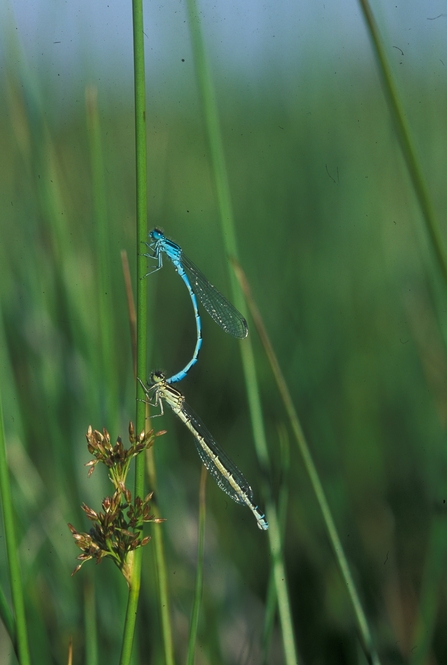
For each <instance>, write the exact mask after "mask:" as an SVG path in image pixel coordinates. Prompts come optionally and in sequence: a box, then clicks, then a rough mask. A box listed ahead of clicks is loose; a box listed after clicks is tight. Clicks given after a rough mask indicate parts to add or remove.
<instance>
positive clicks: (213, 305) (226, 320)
mask: <svg viewBox="0 0 447 665" xmlns="http://www.w3.org/2000/svg"><path fill="white" fill-rule="evenodd" d="M180 262H181V264H182V266H183V267H184V268H185V270H186V272H187V274H188V277H189V279H190V282H191V287H192V289H193V291H194V293H196V295H197V296H198V298H199V299H200V302H201V303H202V305H203V306H204V307H205V309H206V311H207V312H208V314H209V315H210V316H211V318H212V319H213V320H214V321H215V322H216V323H217V324H218V325H219V326H220V327H221V328H222V330H224V331H225V332H226V333H229V334H230V335H233V337H239V338H244V337H247V335H248V326H247V322H246V320H245V319H244V317H243V316H242V314H241V313H240V312H239V311H238V310H237V309H236V308H235V307H233V305H232V304H231V303H230V302H229V301H228V300H227V299H226V298H225V296H224V295H222V293H221V292H220V291H218V290H217V289H216V287H215V286H213V285H212V284H211V283H210V282H209V281H208V280H207V278H206V277H205V275H204V274H203V273H202V272H200V270H199V269H198V268H197V266H196V265H194V263H193V262H192V261H190V260H189V259H188V257H187V256H185V255H184V254H183V252H182V253H181V257H180Z"/></svg>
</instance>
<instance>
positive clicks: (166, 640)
mask: <svg viewBox="0 0 447 665" xmlns="http://www.w3.org/2000/svg"><path fill="white" fill-rule="evenodd" d="M147 409H148V411H149V405H147ZM146 459H147V467H148V476H149V482H150V485H151V488H152V490H153V491H154V492H155V493H156V492H157V474H156V468H155V461H154V451H153V448H152V449H151V450H149V451H148V452H147V456H146ZM152 512H153V513H154V515H155V516H156V517H160V515H159V511H158V507H157V506H153V509H152ZM152 539H153V542H154V547H155V561H156V568H157V582H158V596H159V601H160V616H161V628H162V633H163V648H164V654H165V665H174V647H173V644H172V625H171V613H170V610H169V607H170V602H169V588H168V575H167V572H166V559H165V554H164V543H163V529H158V528H157V529H154V531H153V536H152Z"/></svg>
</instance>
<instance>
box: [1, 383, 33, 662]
mask: <svg viewBox="0 0 447 665" xmlns="http://www.w3.org/2000/svg"><path fill="white" fill-rule="evenodd" d="M0 493H1V499H2V506H3V522H4V525H5V526H4V528H5V539H6V551H7V553H8V567H9V579H10V584H11V594H12V602H13V606H14V614H15V620H16V623H15V634H16V638H17V640H16V642H15V643H14V648H15V651H16V653H17V657H18V660H19V663H20V665H30V662H31V661H30V654H29V648H28V637H27V631H26V616H25V604H24V600H23V587H22V576H21V573H20V565H19V557H18V548H17V541H16V535H15V529H14V525H15V519H14V510H13V506H12V498H11V485H10V482H9V473H8V463H7V457H6V441H5V430H4V425H3V407H2V400H1V396H0ZM7 627H8V626H7ZM10 628H11V626H10ZM10 634H11V637H13V635H14V629H13V630H12V632H11V633H10Z"/></svg>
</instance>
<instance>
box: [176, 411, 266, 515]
mask: <svg viewBox="0 0 447 665" xmlns="http://www.w3.org/2000/svg"><path fill="white" fill-rule="evenodd" d="M168 404H169V405H170V406H172V405H171V403H170V402H169V401H168ZM173 410H174V411H175V413H177V415H178V417H179V418H180V419H181V420H182V421H183V422H184V423H185V425H186V426H187V428H188V429H189V430H190V432H192V434H193V435H194V442H195V444H196V448H197V452H198V453H199V456H200V459H201V460H202V463H203V465H204V466H205V467H206V468H207V469H208V471H209V473H210V475H211V476H212V477H213V478H214V480H215V481H216V483H217V484H218V485H219V487H220V489H221V490H223V491H224V492H225V493H226V494H228V496H230V497H231V498H232V499H233V501H236V503H241V504H244V505H247V498H248V500H249V502H252V501H253V490H252V489H251V487H250V485H249V484H248V482H247V480H246V479H245V477H244V475H243V473H242V472H241V471H239V469H238V468H237V466H236V464H234V462H232V461H231V460H230V458H229V457H228V455H227V454H226V453H224V451H223V450H222V449H221V448H219V446H218V445H217V443H216V442H215V440H214V439H213V437H212V436H211V434H210V432H209V431H208V430H207V428H206V427H205V425H204V424H203V423H202V421H201V420H200V418H199V416H198V415H197V414H195V413H194V411H193V410H192V409H191V407H190V406H188V404H186V402H185V401H183V403H182V406H181V409H176V408H174V409H173ZM209 451H210V452H211V454H210V452H209ZM213 457H214V458H215V459H213ZM219 466H221V467H222V468H219ZM230 478H231V479H232V480H233V484H232V483H231V482H230ZM233 485H236V487H234V486H233ZM243 495H245V497H244V496H243Z"/></svg>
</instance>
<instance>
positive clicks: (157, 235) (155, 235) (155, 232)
mask: <svg viewBox="0 0 447 665" xmlns="http://www.w3.org/2000/svg"><path fill="white" fill-rule="evenodd" d="M149 235H150V237H151V238H152V240H160V239H161V238H164V237H165V235H164V233H163V231H161V229H157V227H155V229H152V231H149Z"/></svg>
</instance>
